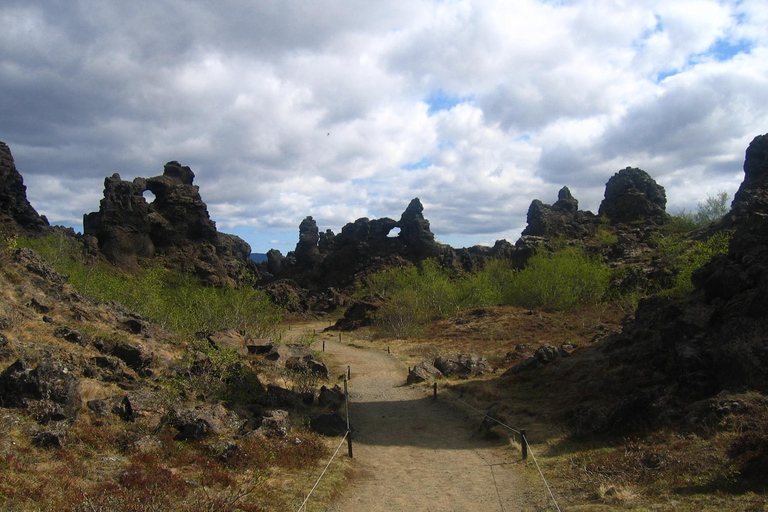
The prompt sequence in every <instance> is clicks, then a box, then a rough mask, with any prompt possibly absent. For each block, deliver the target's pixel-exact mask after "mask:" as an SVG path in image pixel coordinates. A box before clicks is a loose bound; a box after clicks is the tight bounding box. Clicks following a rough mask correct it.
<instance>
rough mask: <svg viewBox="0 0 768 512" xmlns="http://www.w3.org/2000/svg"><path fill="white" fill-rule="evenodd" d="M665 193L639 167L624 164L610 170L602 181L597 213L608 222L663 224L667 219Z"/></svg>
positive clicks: (662, 188)
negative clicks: (614, 170)
mask: <svg viewBox="0 0 768 512" xmlns="http://www.w3.org/2000/svg"><path fill="white" fill-rule="evenodd" d="M666 206H667V196H666V193H665V191H664V187H662V186H661V185H659V184H658V183H656V181H654V179H653V178H651V177H650V175H648V173H647V172H645V171H643V170H642V169H637V168H633V167H627V168H626V169H622V170H620V171H619V172H617V173H616V174H614V175H613V176H612V177H611V179H609V180H608V183H606V185H605V198H604V199H603V202H602V203H601V204H600V209H599V210H598V215H600V216H603V215H604V216H606V217H608V218H609V219H610V220H611V222H612V223H614V224H616V223H632V222H638V221H643V222H646V223H655V224H663V223H664V222H666V221H667V218H668V215H667V213H666V210H665V208H666Z"/></svg>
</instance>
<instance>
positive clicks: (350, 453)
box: [344, 366, 353, 459]
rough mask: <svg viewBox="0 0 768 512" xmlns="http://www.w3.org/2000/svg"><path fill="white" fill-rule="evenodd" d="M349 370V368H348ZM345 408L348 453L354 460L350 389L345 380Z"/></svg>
mask: <svg viewBox="0 0 768 512" xmlns="http://www.w3.org/2000/svg"><path fill="white" fill-rule="evenodd" d="M347 368H349V366H347ZM344 408H345V409H346V413H347V453H348V454H349V458H350V459H352V458H353V456H352V432H351V429H350V428H349V387H348V385H347V379H344Z"/></svg>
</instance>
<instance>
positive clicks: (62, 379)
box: [0, 357, 82, 423]
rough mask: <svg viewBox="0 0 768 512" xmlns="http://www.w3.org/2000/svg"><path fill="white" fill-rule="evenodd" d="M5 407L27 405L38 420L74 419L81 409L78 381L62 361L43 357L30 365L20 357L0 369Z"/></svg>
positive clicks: (0, 381)
mask: <svg viewBox="0 0 768 512" xmlns="http://www.w3.org/2000/svg"><path fill="white" fill-rule="evenodd" d="M0 397H1V398H0V400H2V402H1V405H3V406H4V407H23V408H28V407H29V408H30V413H31V414H33V416H34V417H35V418H36V419H37V420H38V421H40V422H41V423H47V422H49V421H60V420H64V419H67V420H74V419H75V418H76V417H77V412H78V410H79V409H80V406H81V404H82V400H81V397H80V381H79V379H78V378H77V377H75V375H74V374H73V372H72V371H71V370H70V369H69V368H68V367H67V366H66V365H64V364H63V363H62V362H61V361H59V360H57V359H53V358H50V357H49V358H45V359H43V360H42V361H40V363H39V364H38V365H37V367H36V368H34V369H32V367H31V366H30V365H29V364H28V363H27V362H26V361H24V360H23V359H19V360H17V361H16V362H14V363H13V364H11V365H10V366H9V367H8V368H6V369H5V370H4V371H3V372H2V373H0Z"/></svg>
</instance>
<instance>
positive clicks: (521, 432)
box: [520, 429, 528, 460]
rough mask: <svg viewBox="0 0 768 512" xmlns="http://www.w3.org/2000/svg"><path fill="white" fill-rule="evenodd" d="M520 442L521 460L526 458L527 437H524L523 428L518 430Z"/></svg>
mask: <svg viewBox="0 0 768 512" xmlns="http://www.w3.org/2000/svg"><path fill="white" fill-rule="evenodd" d="M520 437H521V444H522V445H523V460H525V459H527V458H528V438H527V437H525V429H522V430H520Z"/></svg>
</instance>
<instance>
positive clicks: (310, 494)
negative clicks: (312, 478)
mask: <svg viewBox="0 0 768 512" xmlns="http://www.w3.org/2000/svg"><path fill="white" fill-rule="evenodd" d="M348 435H349V430H347V432H346V433H345V434H344V437H342V438H341V442H340V443H339V446H338V447H337V448H336V451H335V452H333V456H332V457H331V460H329V461H328V464H326V466H325V469H324V470H323V472H322V473H320V476H319V477H318V479H317V482H315V485H314V486H313V487H312V490H311V491H309V494H307V497H306V498H304V502H303V503H302V504H301V506H300V507H299V509H298V510H297V511H296V512H301V510H302V509H303V508H304V506H305V505H306V504H307V501H309V497H310V496H312V493H313V492H315V489H317V486H318V485H319V484H320V480H322V479H323V477H324V476H325V472H326V471H328V468H329V467H331V463H332V462H333V459H335V458H336V455H338V453H339V450H341V445H343V444H344V441H345V440H346V439H347V436H348Z"/></svg>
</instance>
